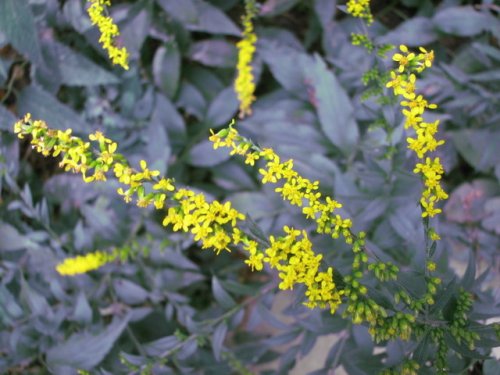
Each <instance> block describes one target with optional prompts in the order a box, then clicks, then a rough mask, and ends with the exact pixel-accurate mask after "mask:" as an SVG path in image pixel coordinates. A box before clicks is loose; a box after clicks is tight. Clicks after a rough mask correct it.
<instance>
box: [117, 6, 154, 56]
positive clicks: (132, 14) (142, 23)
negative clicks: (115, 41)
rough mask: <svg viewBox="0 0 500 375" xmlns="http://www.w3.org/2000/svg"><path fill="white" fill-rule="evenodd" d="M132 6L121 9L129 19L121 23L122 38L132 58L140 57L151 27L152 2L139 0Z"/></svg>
mask: <svg viewBox="0 0 500 375" xmlns="http://www.w3.org/2000/svg"><path fill="white" fill-rule="evenodd" d="M132 4H133V5H131V6H130V7H127V8H125V9H121V11H122V12H124V13H125V15H126V16H127V19H126V21H125V22H124V23H120V38H121V40H123V44H124V45H125V46H126V47H127V51H128V52H129V54H130V57H132V58H139V57H140V54H141V48H142V45H143V43H144V40H145V39H146V37H147V36H148V34H149V31H150V28H151V22H152V20H151V18H152V12H151V5H152V4H151V2H149V1H137V2H135V3H132Z"/></svg>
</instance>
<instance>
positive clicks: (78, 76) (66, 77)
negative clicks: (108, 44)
mask: <svg viewBox="0 0 500 375" xmlns="http://www.w3.org/2000/svg"><path fill="white" fill-rule="evenodd" d="M42 51H43V54H44V57H45V60H46V61H47V65H46V66H47V67H48V69H49V72H50V74H51V77H48V78H47V79H56V80H59V81H60V82H61V83H63V84H65V85H68V86H96V85H108V84H115V83H118V79H117V78H116V77H115V76H114V75H113V74H112V73H110V72H108V71H107V70H105V69H103V68H101V67H100V66H99V65H97V64H95V63H94V62H92V61H91V60H89V59H88V58H87V57H85V56H84V55H82V54H80V53H78V52H76V51H74V50H72V49H71V48H69V47H67V46H65V45H64V44H62V43H59V42H57V41H55V40H53V41H51V42H47V43H44V44H43V45H42Z"/></svg>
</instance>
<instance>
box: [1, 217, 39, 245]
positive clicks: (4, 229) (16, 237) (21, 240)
mask: <svg viewBox="0 0 500 375" xmlns="http://www.w3.org/2000/svg"><path fill="white" fill-rule="evenodd" d="M36 247H37V244H36V243H34V242H33V241H31V240H30V239H29V238H26V237H25V236H23V235H22V234H21V233H19V232H18V231H17V229H16V228H14V227H13V226H12V225H10V224H8V223H4V222H2V221H0V251H16V250H23V249H32V248H36Z"/></svg>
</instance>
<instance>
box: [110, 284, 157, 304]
mask: <svg viewBox="0 0 500 375" xmlns="http://www.w3.org/2000/svg"><path fill="white" fill-rule="evenodd" d="M113 288H114V290H115V293H116V295H117V296H118V298H119V299H120V300H122V301H123V302H124V303H126V304H127V305H137V304H140V303H143V302H145V301H146V300H147V299H148V296H149V293H148V291H147V290H145V289H144V288H143V287H142V286H140V285H138V284H136V283H134V282H132V281H130V280H127V279H115V280H113Z"/></svg>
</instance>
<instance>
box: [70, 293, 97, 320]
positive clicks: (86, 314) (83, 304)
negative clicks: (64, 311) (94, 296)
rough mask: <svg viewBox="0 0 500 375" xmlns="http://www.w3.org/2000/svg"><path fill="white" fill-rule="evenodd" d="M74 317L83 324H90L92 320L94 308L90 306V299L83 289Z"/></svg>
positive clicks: (77, 300) (77, 301)
mask: <svg viewBox="0 0 500 375" xmlns="http://www.w3.org/2000/svg"><path fill="white" fill-rule="evenodd" d="M72 318H73V319H74V320H75V321H77V322H79V323H83V324H89V323H91V322H92V308H91V307H90V305H89V301H88V300H87V297H86V296H85V293H84V292H83V291H80V293H78V297H77V298H76V304H75V310H74V311H73V316H72Z"/></svg>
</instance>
